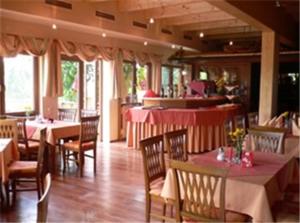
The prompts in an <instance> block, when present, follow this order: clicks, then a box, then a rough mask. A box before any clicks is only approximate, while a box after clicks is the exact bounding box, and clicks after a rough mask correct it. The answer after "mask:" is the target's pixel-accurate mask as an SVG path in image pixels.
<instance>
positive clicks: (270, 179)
mask: <svg viewBox="0 0 300 223" xmlns="http://www.w3.org/2000/svg"><path fill="white" fill-rule="evenodd" d="M228 150H229V149H228V148H226V149H225V154H228ZM217 154H218V151H217V150H214V151H211V152H207V153H204V154H200V155H193V156H192V157H191V158H190V159H189V161H188V162H190V163H193V164H195V165H201V166H203V165H204V166H211V167H217V168H222V169H226V170H228V175H227V177H226V190H225V208H226V210H230V211H235V212H239V213H243V214H246V215H248V216H250V217H251V218H252V222H254V223H255V222H272V221H273V216H272V211H271V208H272V206H273V204H274V203H275V202H276V201H280V200H282V198H283V193H284V190H285V189H286V187H287V185H288V183H289V182H291V181H293V180H295V178H297V179H298V180H299V166H298V163H297V162H296V159H295V156H294V154H293V153H288V154H284V155H281V154H275V153H266V152H257V151H254V152H253V161H254V162H253V166H252V167H245V166H243V165H241V164H235V163H232V162H229V161H228V160H227V161H218V160H217V159H216V157H217ZM181 189H182V188H181ZM161 196H162V197H164V198H165V199H175V185H174V176H173V173H172V171H171V169H169V170H168V171H167V175H166V179H165V182H164V185H163V188H162V192H161ZM217 196H218V195H216V197H217ZM216 197H215V198H214V199H216Z"/></svg>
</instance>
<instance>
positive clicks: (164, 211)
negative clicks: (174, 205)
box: [162, 203, 167, 222]
mask: <svg viewBox="0 0 300 223" xmlns="http://www.w3.org/2000/svg"><path fill="white" fill-rule="evenodd" d="M166 209H167V205H166V204H165V203H164V204H163V216H164V217H165V216H166ZM162 222H165V220H164V219H163V221H162Z"/></svg>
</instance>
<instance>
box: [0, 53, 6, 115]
mask: <svg viewBox="0 0 300 223" xmlns="http://www.w3.org/2000/svg"><path fill="white" fill-rule="evenodd" d="M4 87H5V86H4V61H3V57H0V115H3V114H4V113H5V97H4Z"/></svg>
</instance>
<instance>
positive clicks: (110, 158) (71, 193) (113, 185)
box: [0, 143, 145, 222]
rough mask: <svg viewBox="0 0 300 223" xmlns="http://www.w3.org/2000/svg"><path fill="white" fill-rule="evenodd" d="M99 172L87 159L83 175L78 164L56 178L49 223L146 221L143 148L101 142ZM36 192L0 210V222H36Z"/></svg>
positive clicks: (19, 194)
mask: <svg viewBox="0 0 300 223" xmlns="http://www.w3.org/2000/svg"><path fill="white" fill-rule="evenodd" d="M99 147H100V148H99V149H98V151H99V152H98V156H97V157H98V162H97V163H98V166H97V174H96V176H94V174H93V168H92V160H90V159H89V158H86V160H89V161H91V162H86V166H85V171H84V177H83V178H80V177H79V175H78V173H77V171H76V170H77V168H76V166H75V165H70V168H69V169H67V173H66V174H65V176H63V175H62V173H59V174H58V176H55V177H54V179H53V181H52V182H53V184H52V188H51V194H50V203H49V210H48V221H50V222H62V221H64V222H95V221H97V222H100V221H105V222H143V221H144V220H145V217H144V206H145V205H144V202H145V197H144V196H145V195H144V178H143V168H142V160H141V154H140V151H137V150H133V149H128V148H126V147H125V143H114V144H110V145H107V146H104V145H100V146H99ZM36 204H37V194H36V192H35V191H33V192H19V193H18V196H17V201H16V204H15V206H14V207H12V208H10V209H9V210H6V211H2V212H1V213H0V222H8V221H13V222H34V221H36Z"/></svg>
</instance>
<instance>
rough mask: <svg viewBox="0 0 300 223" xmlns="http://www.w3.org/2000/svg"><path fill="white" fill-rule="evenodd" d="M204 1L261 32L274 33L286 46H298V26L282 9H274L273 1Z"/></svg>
mask: <svg viewBox="0 0 300 223" xmlns="http://www.w3.org/2000/svg"><path fill="white" fill-rule="evenodd" d="M206 1H207V2H209V3H210V4H212V5H215V6H216V7H218V8H220V9H221V10H224V11H226V12H228V13H230V14H232V15H233V16H235V17H237V18H239V19H241V20H243V21H245V22H246V23H248V24H249V25H252V26H254V27H256V28H258V29H259V30H261V31H275V32H276V33H278V34H279V35H280V37H281V40H282V41H283V42H284V43H286V44H289V45H294V46H297V45H298V42H299V26H298V24H297V23H296V22H294V20H293V19H292V18H291V16H290V15H288V14H287V13H286V12H285V11H284V9H283V7H276V5H275V1H266V0H264V1H249V0H239V1H236V0H218V1H214V0H206Z"/></svg>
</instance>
